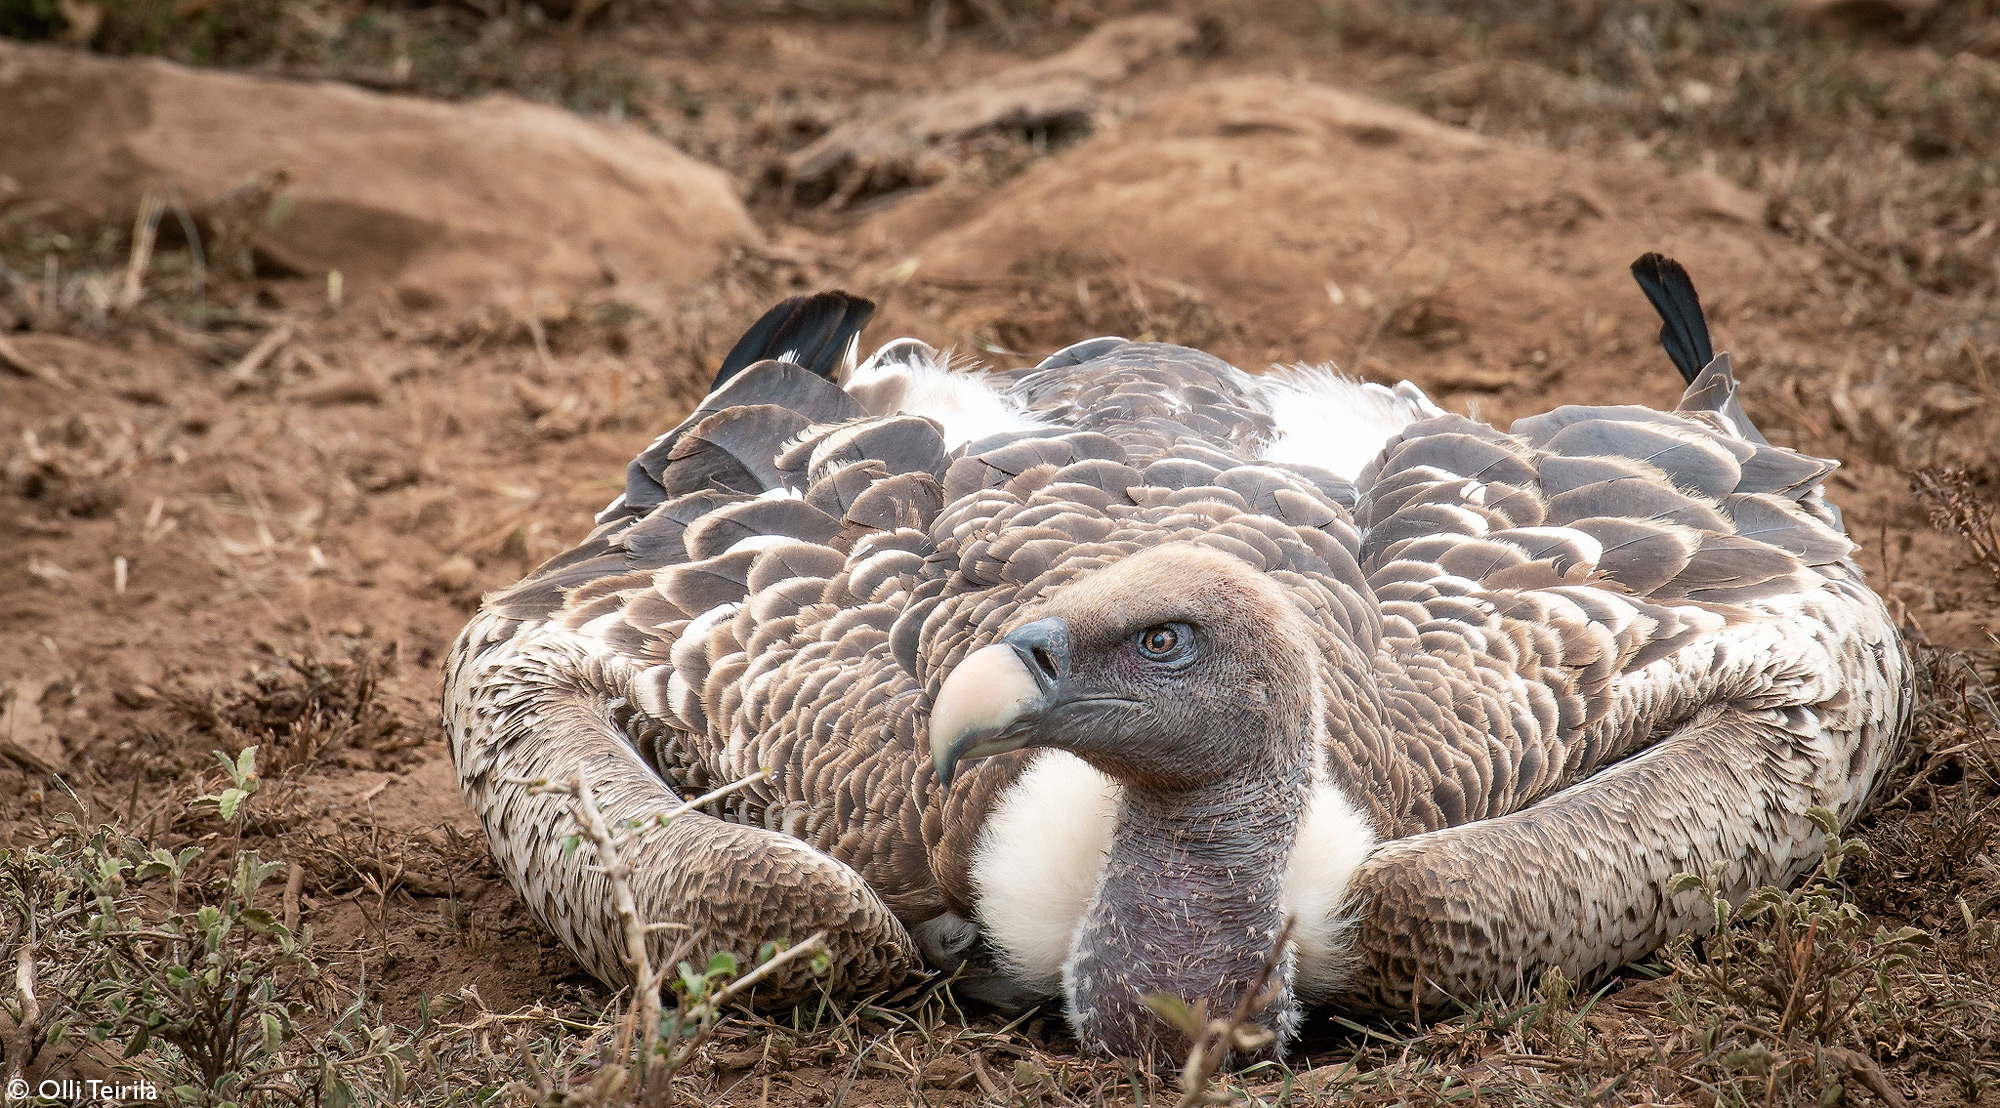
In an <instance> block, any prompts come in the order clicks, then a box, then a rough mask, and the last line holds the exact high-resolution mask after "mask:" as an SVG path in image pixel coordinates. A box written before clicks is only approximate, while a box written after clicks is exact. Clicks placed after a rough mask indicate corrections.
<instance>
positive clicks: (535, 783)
mask: <svg viewBox="0 0 2000 1108" xmlns="http://www.w3.org/2000/svg"><path fill="white" fill-rule="evenodd" d="M770 775H771V771H770V770H769V769H760V770H758V771H757V772H756V773H753V774H751V775H749V776H748V777H744V778H741V779H739V780H736V781H732V782H730V783H729V784H727V785H724V786H722V787H721V788H718V789H712V790H710V791H709V792H707V793H704V794H703V795H701V796H698V797H696V798H694V799H693V800H690V801H687V802H685V803H683V804H681V805H680V806H679V807H677V808H674V809H673V810H671V811H669V812H666V813H664V814H661V815H659V816H656V817H655V818H654V821H653V822H654V823H655V825H656V826H665V825H666V824H668V823H671V822H673V821H674V820H676V819H678V818H680V817H681V816H683V815H686V814H687V813H688V812H690V811H693V810H694V809H696V808H699V807H701V806H703V805H705V804H708V803H711V802H713V801H715V800H719V799H721V798H722V797H725V796H727V795H729V794H730V793H732V792H735V791H737V790H738V789H742V788H745V787H747V786H749V785H752V784H755V783H756V782H759V781H762V780H764V779H765V778H767V777H769V776H770ZM509 780H510V781H512V782H514V783H516V784H525V785H527V786H528V788H529V790H530V791H531V792H546V793H556V794H558V795H564V796H569V797H571V798H573V799H575V800H576V802H577V807H578V810H579V811H580V812H581V815H582V819H581V822H582V824H583V830H584V836H585V837H586V838H588V839H589V840H590V842H591V845H592V846H594V847H595V848H596V850H597V858H598V865H597V866H596V867H594V868H596V869H597V870H598V871H599V872H601V873H603V874H604V876H605V880H606V881H608V882H609V883H610V885H611V903H612V908H613V910H614V911H616V912H617V913H618V919H619V922H620V924H621V925H622V929H623V930H624V932H625V962H626V965H627V966H628V967H629V968H630V969H631V970H632V976H633V979H634V982H633V989H634V990H635V995H634V997H633V1006H632V1009H631V1011H630V1012H628V1013H627V1016H626V1019H625V1021H624V1022H623V1023H622V1024H621V1026H620V1027H619V1030H618V1042H617V1054H618V1056H619V1057H621V1058H622V1057H624V1056H625V1054H626V1052H627V1051H628V1050H629V1049H630V1048H631V1046H632V1041H633V1039H634V1038H638V1039H639V1040H640V1045H641V1050H640V1054H639V1083H638V1089H639V1092H640V1094H641V1095H642V1096H643V1095H644V1094H645V1093H646V1091H647V1089H648V1087H649V1086H650V1085H651V1077H652V1062H653V1053H654V1047H655V1045H656V1043H657V1042H658V1040H659V1034H660V987H661V986H662V985H663V984H664V983H665V981H666V975H667V971H668V969H669V968H670V967H671V966H672V965H673V964H674V962H675V961H676V960H677V959H678V958H679V957H680V954H681V953H682V951H684V950H685V949H686V948H687V947H688V944H690V943H692V942H693V941H694V940H693V938H692V936H690V937H689V938H688V939H687V940H685V941H683V942H682V944H681V949H680V950H676V951H675V953H674V955H673V956H672V957H669V958H668V959H667V960H666V962H665V964H664V965H662V966H661V967H659V968H657V969H656V968H654V966H653V962H652V956H651V954H650V952H649V951H648V949H647V944H646V939H647V937H648V936H649V935H650V934H651V933H652V932H653V931H654V930H656V929H658V927H659V925H649V924H647V923H646V922H644V921H643V920H641V919H640V918H639V904H638V900H637V898H636V897H634V896H633V895H632V885H631V883H630V882H629V881H628V880H626V878H627V877H628V876H629V875H630V874H631V872H632V870H631V867H630V866H629V865H628V864H627V863H626V862H625V860H624V858H623V857H622V856H621V855H620V854H619V851H618V842H617V836H615V835H614V834H613V833H612V831H611V827H610V825H609V824H607V823H606V822H605V820H604V812H603V810H602V809H600V808H599V807H598V806H597V798H596V796H595V795H594V794H593V793H592V792H591V790H590V783H589V781H587V780H585V778H584V777H583V775H582V774H578V775H577V776H575V777H573V778H571V779H570V780H569V782H568V783H567V784H565V785H550V784H549V783H548V782H546V781H541V780H527V779H523V778H509ZM825 937H826V932H824V931H822V932H820V933H818V934H816V935H814V936H813V937H812V938H811V939H809V940H807V941H806V942H805V943H802V944H800V945H799V946H796V947H793V948H792V949H791V950H788V951H785V952H784V953H783V954H780V955H779V956H778V957H775V958H773V959H771V960H770V961H769V962H766V963H764V965H762V966H759V967H757V969H755V970H753V971H752V972H750V973H748V974H746V975H744V976H743V977H742V978H740V979H739V980H738V981H737V982H736V983H735V984H734V985H732V986H731V987H730V988H728V989H725V990H724V991H723V992H721V993H720V994H718V995H716V996H715V997H712V998H709V999H708V1000H705V1001H704V1002H703V1004H705V1005H706V1006H707V1007H708V1010H709V1012H710V1013H713V1012H715V1011H717V1010H719V1009H720V1007H721V1005H722V1004H724V1003H726V1002H727V1001H728V1000H729V999H730V998H732V997H734V996H735V995H737V994H738V993H740V992H742V991H743V990H744V989H747V988H749V987H751V986H752V985H754V984H755V983H756V982H757V981H759V980H762V979H763V978H764V977H765V976H767V975H768V974H769V973H770V971H771V970H773V969H775V968H776V967H778V966H781V965H783V964H785V963H786V962H788V961H790V960H791V959H792V958H793V957H795V956H797V954H798V953H799V952H802V951H805V950H810V949H812V948H813V947H814V946H816V945H817V944H818V943H820V942H821V941H822V940H824V939H825ZM701 1024H702V1026H701V1028H700V1030H699V1031H697V1033H696V1035H695V1036H694V1037H693V1038H692V1039H690V1040H689V1042H688V1043H687V1045H686V1046H685V1047H683V1049H681V1050H680V1051H678V1052H676V1053H675V1055H674V1056H673V1057H672V1058H670V1059H669V1060H668V1063H669V1064H668V1066H667V1075H668V1077H669V1078H670V1079H671V1077H672V1076H673V1073H674V1071H676V1070H678V1069H679V1068H680V1067H681V1065H682V1064H684V1063H685V1062H686V1061H687V1059H688V1058H689V1057H690V1056H691V1055H692V1053H693V1051H694V1050H695V1049H696V1048H698V1047H699V1046H700V1045H701V1044H702V1043H703V1042H704V1041H706V1040H707V1038H708V1036H709V1034H710V1027H709V1021H708V1019H707V1018H706V1017H704V1018H703V1019H702V1020H701Z"/></svg>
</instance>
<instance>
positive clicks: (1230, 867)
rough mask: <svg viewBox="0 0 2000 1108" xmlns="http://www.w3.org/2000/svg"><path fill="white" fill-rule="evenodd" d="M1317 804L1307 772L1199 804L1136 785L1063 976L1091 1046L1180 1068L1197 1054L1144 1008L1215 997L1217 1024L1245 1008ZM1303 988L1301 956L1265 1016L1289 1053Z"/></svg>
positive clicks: (1252, 782)
mask: <svg viewBox="0 0 2000 1108" xmlns="http://www.w3.org/2000/svg"><path fill="white" fill-rule="evenodd" d="M1309 793H1310V776H1309V771H1308V767H1307V766H1306V765H1304V764H1294V765H1290V766H1283V767H1276V766H1269V765H1264V766H1251V767H1245V771H1244V772H1243V773H1241V774H1237V775H1233V776H1231V777H1228V778H1225V779H1223V780H1222V781H1219V782H1216V783H1214V784H1212V785H1208V786H1205V787H1203V788H1201V789H1197V790H1193V791H1186V792H1171V793H1169V792H1157V791H1144V790H1140V789H1137V788H1133V787H1130V786H1128V787H1127V790H1126V797H1125V802H1124V807H1123V809H1122V810H1121V811H1120V813H1119V820H1118V827H1117V830H1116V832H1115V833H1114V835H1113V838H1112V843H1111V850H1110V853H1109V856H1108V857H1107V858H1106V861H1105V867H1104V874H1103V878H1102V880H1101V882H1100V884H1099V886H1098V890H1097V895H1096V897H1095V899H1094V900H1093V901H1092V902H1091V906H1090V910H1089V912H1088V914H1087V915H1086V916H1085V918H1084V923H1083V928H1082V930H1081V932H1080V933H1079V935H1078V936H1077V943H1076V946H1075V954H1074V955H1073V956H1072V959H1071V962H1070V964H1069V965H1068V966H1067V967H1065V970H1064V975H1063V976H1064V984H1065V987H1066V991H1067V992H1068V993H1069V1002H1070V1003H1069V1010H1070V1012H1071V1019H1072V1020H1073V1021H1074V1022H1075V1024H1076V1030H1077V1033H1078V1035H1079V1036H1080V1037H1082V1038H1083V1039H1084V1041H1086V1042H1095V1043H1099V1044H1101V1045H1102V1046H1103V1048H1104V1049H1106V1050H1108V1051H1109V1052H1111V1053H1113V1054H1116V1055H1122V1056H1127V1057H1139V1058H1150V1059H1151V1060H1152V1062H1153V1064H1154V1065H1155V1066H1163V1065H1178V1064H1179V1063H1180V1062H1181V1061H1182V1060H1183V1058H1184V1057H1185V1055H1186V1051H1187V1048H1188V1042H1187V1040H1186V1038H1185V1036H1184V1035H1182V1033H1181V1032H1180V1031H1179V1030H1178V1029H1176V1028H1175V1027H1173V1026H1172V1025H1171V1024H1168V1023H1166V1022H1164V1021H1163V1020H1161V1019H1160V1018H1159V1017H1158V1016H1157V1015H1155V1014H1154V1013H1153V1011H1152V1010H1151V1009H1150V1008H1149V1007H1147V1005H1146V1003H1145V997H1147V996H1148V995H1150V994H1154V993H1161V994H1165V995H1167V996H1171V997H1174V998H1176V999H1179V1000H1183V1001H1186V1002H1187V1003H1189V1004H1193V1003H1194V1002H1195V1001H1197V1000H1200V999H1206V1000H1207V1001H1208V1012H1209V1013H1210V1014H1212V1015H1226V1014H1227V1013H1229V1012H1231V1011H1233V1010H1234V1009H1235V1008H1236V1006H1237V1004H1238V1002H1239V1001H1240V1000H1241V999H1242V996H1243V993H1244V990H1246V989H1247V988H1248V987H1249V983H1250V981H1251V980H1252V979H1253V978H1255V977H1256V976H1257V973H1258V971H1259V969H1260V968H1262V966H1263V963H1264V961H1265V959H1266V958H1267V957H1269V956H1270V952H1271V948H1272V946H1273V944H1274V943H1276V942H1277V939H1278V934H1279V932H1280V930H1281V928H1282V927H1283V925H1284V919H1283V907H1282V904H1281V897H1282V893H1283V885H1284V876H1285V868H1286V864H1287V862H1288V861H1289V859H1290V857H1291V852H1292V844H1293V841H1294V840H1295V838H1296V837H1297V834H1298V828H1299V824H1300V822H1301V820H1302V819H1303V817H1304V813H1305V808H1306V804H1307V798H1308V796H1309ZM1291 978H1292V959H1291V958H1290V957H1289V955H1288V956H1286V957H1285V958H1284V960H1283V961H1282V962H1281V964H1280V965H1278V966H1277V967H1275V969H1274V972H1273V973H1272V975H1271V978H1270V980H1271V981H1272V982H1274V983H1276V984H1278V985H1279V986H1280V989H1279V998H1278V1000H1277V1002H1276V1003H1274V1004H1273V1005H1271V1006H1270V1008H1268V1009H1267V1010H1265V1011H1264V1012H1262V1013H1259V1014H1258V1015H1257V1016H1255V1017H1253V1021H1254V1022H1258V1023H1262V1024H1264V1025H1266V1026H1268V1027H1270V1028H1271V1029H1272V1030H1275V1031H1279V1032H1280V1042H1282V1040H1283V1039H1284V1038H1286V1037H1288V1033H1289V1032H1290V1031H1291V1030H1292V1028H1293V1026H1294V1025H1295V1024H1296V1022H1297V1019H1298V1009H1297V1004H1296V1002H1295V1001H1294V999H1293V997H1292V994H1291ZM1274 1049H1275V1048H1274Z"/></svg>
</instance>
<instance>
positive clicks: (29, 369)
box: [0, 335, 74, 390]
mask: <svg viewBox="0 0 2000 1108" xmlns="http://www.w3.org/2000/svg"><path fill="white" fill-rule="evenodd" d="M0 366H5V367H6V368H8V369H11V370H13V371H14V372H16V373H19V374H21V375H22V376H24V377H33V378H35V379H36V380H38V381H46V382H48V383H49V384H51V385H54V386H55V387H57V388H59V389H64V390H67V389H70V388H73V387H74V386H72V385H71V384H70V383H69V379H68V378H67V377H64V376H63V375H62V374H61V373H60V372H59V371H58V370H57V369H56V367H54V366H49V365H43V364H42V363H40V362H38V361H36V360H34V359H33V358H30V357H28V356H27V355H26V354H24V353H22V351H21V348H20V347H18V346H15V345H14V342H13V340H12V339H9V338H8V337H7V336H6V335H0Z"/></svg>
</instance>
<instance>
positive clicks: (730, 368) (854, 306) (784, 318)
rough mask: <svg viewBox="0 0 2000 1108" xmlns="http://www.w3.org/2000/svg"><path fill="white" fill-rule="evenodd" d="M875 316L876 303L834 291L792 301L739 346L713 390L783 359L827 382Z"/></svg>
mask: <svg viewBox="0 0 2000 1108" xmlns="http://www.w3.org/2000/svg"><path fill="white" fill-rule="evenodd" d="M874 314H875V302H874V301H872V300H869V299H867V298H865V297H860V296H855V295H853V294H852V293H848V292H843V291H841V290H839V289H833V290H830V291H827V292H816V293H813V294H811V295H809V296H794V297H792V298H790V299H788V300H786V301H784V302H783V303H780V304H778V305H777V306H776V307H774V308H772V309H771V310H770V311H767V312H765V313H764V314H763V315H761V316H759V317H758V318H757V322H755V323H752V324H751V325H750V327H749V329H748V330H746V331H744V332H743V337H742V338H740V339H737V340H736V345H735V346H733V347H730V349H729V353H728V354H727V355H725V356H724V357H723V359H722V367H721V368H720V369H718V370H717V371H716V374H715V381H714V382H713V383H712V384H711V385H710V386H709V391H710V392H714V391H715V390H716V389H719V388H721V387H722V386H723V385H725V384H728V383H729V379H730V378H732V377H734V376H736V375H737V374H739V373H741V372H743V371H744V370H746V369H748V368H750V367H751V366H753V365H756V364H757V363H758V362H761V361H765V360H767V359H771V358H777V357H780V356H782V355H785V354H790V355H792V357H793V359H794V360H796V361H797V362H798V364H799V365H800V366H802V367H804V368H805V369H808V370H811V371H812V372H813V373H816V374H818V375H819V376H821V377H824V378H826V379H827V380H832V379H833V375H834V373H835V372H836V371H838V370H839V368H840V361H841V358H842V357H843V356H844V355H845V354H846V353H847V347H848V344H849V343H851V342H852V341H854V339H855V338H856V337H858V336H859V335H860V334H861V329H862V328H863V327H866V326H867V325H868V320H869V319H870V317H872V316H873V315H874Z"/></svg>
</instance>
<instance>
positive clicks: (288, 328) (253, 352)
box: [229, 322, 292, 381]
mask: <svg viewBox="0 0 2000 1108" xmlns="http://www.w3.org/2000/svg"><path fill="white" fill-rule="evenodd" d="M290 341H292V325H291V324H290V323H289V322H287V323H281V324H279V325H278V326H276V327H273V328H271V329H270V330H269V331H267V332H265V334H264V337H263V338H261V339H258V340H257V345H255V346H253V347H251V348H250V352H249V353H248V354H245V355H243V360H242V361H240V362H237V363H236V366H235V368H233V369H231V370H230V371H229V376H231V377H233V378H235V379H236V380H238V381H248V380H249V379H250V378H251V376H252V375H254V374H255V373H256V372H257V370H258V369H260V368H262V367H263V365H264V363H265V362H267V361H269V360H270V359H271V355H273V354H276V353H277V352H278V348H279V347H281V346H283V345H285V344H286V343H288V342H290Z"/></svg>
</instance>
